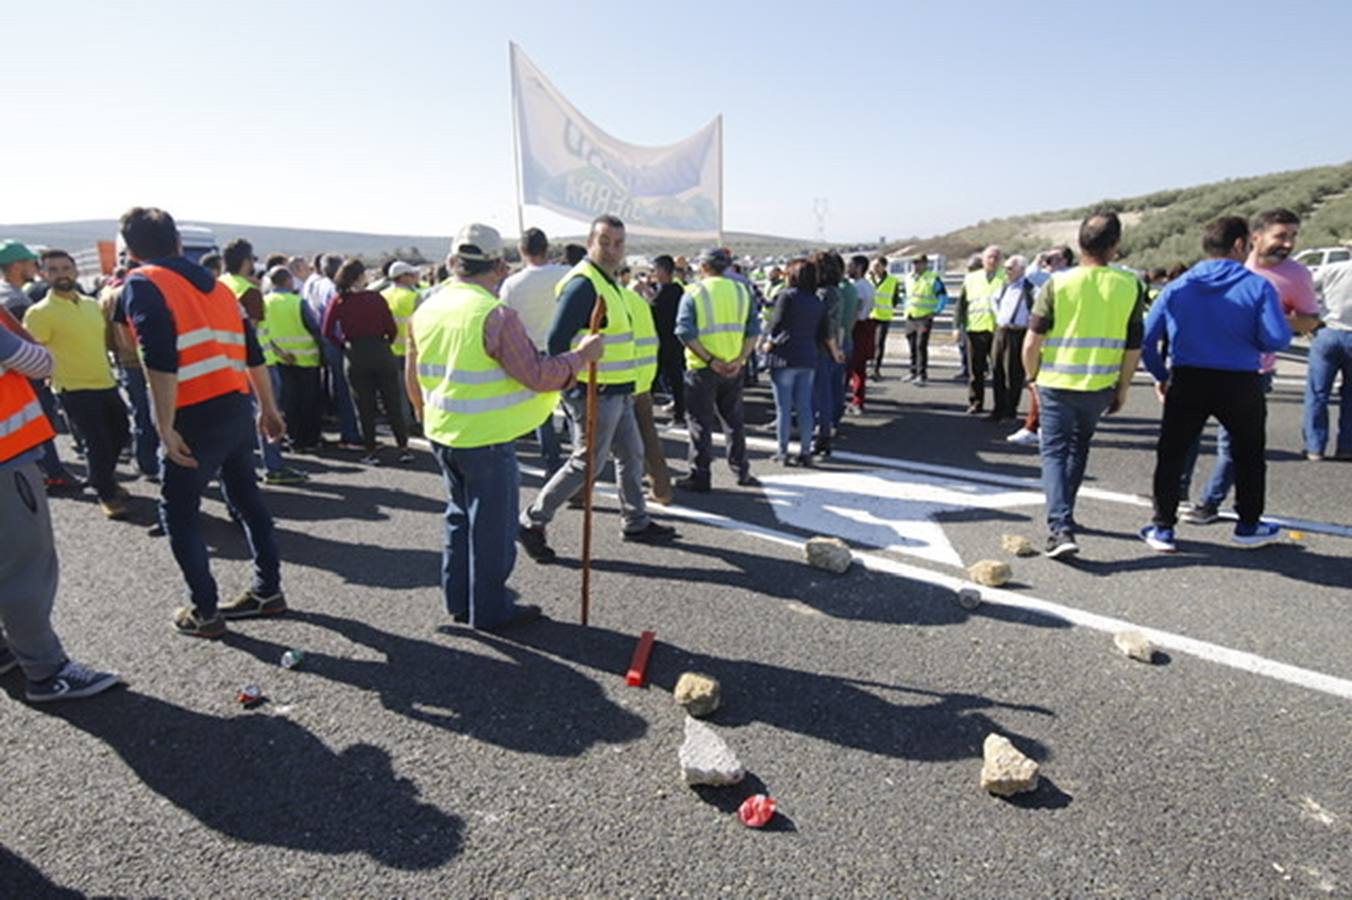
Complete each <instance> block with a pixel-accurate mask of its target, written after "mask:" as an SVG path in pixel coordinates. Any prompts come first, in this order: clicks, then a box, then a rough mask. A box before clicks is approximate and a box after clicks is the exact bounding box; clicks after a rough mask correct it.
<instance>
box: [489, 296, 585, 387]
mask: <svg viewBox="0 0 1352 900" xmlns="http://www.w3.org/2000/svg"><path fill="white" fill-rule="evenodd" d="M484 350H485V351H486V352H487V353H488V355H489V356H491V357H493V358H494V359H495V360H497V361H498V363H499V364H500V365H501V366H502V368H503V369H504V370H505V371H506V372H507V374H508V375H510V376H512V377H513V378H515V379H516V380H517V381H519V382H521V383H522V384H523V385H525V386H526V387H528V388H530V389H531V390H533V391H561V390H564V389H565V388H569V387H572V385H573V383H574V382H575V381H576V380H577V373H578V371H579V370H580V369H581V368H582V360H581V359H579V358H578V355H577V354H576V353H573V352H568V353H562V354H560V355H558V356H545V355H543V354H542V353H541V352H540V351H539V350H538V349H537V348H536V346H535V345H534V344H533V343H531V339H530V336H529V335H527V334H526V326H525V325H524V324H522V322H521V317H520V316H518V315H517V314H516V311H515V310H513V309H512V308H510V307H508V306H499V307H497V308H496V309H494V310H493V311H492V312H491V313H489V314H488V317H487V318H486V319H484Z"/></svg>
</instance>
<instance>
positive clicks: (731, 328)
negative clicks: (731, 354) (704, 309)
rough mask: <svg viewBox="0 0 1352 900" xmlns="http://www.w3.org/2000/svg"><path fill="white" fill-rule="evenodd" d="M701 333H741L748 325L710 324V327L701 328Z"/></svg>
mask: <svg viewBox="0 0 1352 900" xmlns="http://www.w3.org/2000/svg"><path fill="white" fill-rule="evenodd" d="M699 331H700V334H741V333H742V332H744V331H746V326H745V325H741V324H732V325H710V326H709V327H708V328H701V329H700V330H699Z"/></svg>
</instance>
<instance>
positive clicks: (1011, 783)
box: [981, 734, 1038, 797]
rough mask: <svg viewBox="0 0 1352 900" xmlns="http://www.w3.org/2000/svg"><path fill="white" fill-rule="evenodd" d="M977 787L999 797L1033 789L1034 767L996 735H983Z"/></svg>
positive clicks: (1035, 776) (1034, 787) (1026, 758)
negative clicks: (979, 783)
mask: <svg viewBox="0 0 1352 900" xmlns="http://www.w3.org/2000/svg"><path fill="white" fill-rule="evenodd" d="M981 753H982V757H983V760H984V761H983V764H982V766H981V787H982V789H983V790H986V791H989V792H990V793H992V794H995V795H996V796H999V797H1012V796H1014V795H1015V794H1022V793H1024V792H1026V791H1034V790H1037V785H1038V765H1037V763H1036V762H1034V761H1033V760H1031V759H1029V758H1028V757H1026V756H1024V755H1023V754H1022V753H1020V752H1019V751H1018V749H1017V748H1016V747H1015V746H1014V745H1013V744H1011V743H1010V742H1009V738H1007V737H1005V736H1003V735H999V734H988V735H986V742H985V743H984V744H982V746H981Z"/></svg>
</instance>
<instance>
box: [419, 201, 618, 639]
mask: <svg viewBox="0 0 1352 900" xmlns="http://www.w3.org/2000/svg"><path fill="white" fill-rule="evenodd" d="M447 265H448V267H449V268H450V269H451V271H452V273H453V275H452V278H451V280H450V281H449V282H447V283H446V284H444V285H442V286H441V287H440V288H438V289H437V290H436V291H435V292H434V293H432V294H431V295H430V296H429V297H428V298H427V299H426V300H425V301H424V302H423V304H422V305H421V306H419V307H418V309H417V310H416V311H415V312H414V313H413V319H412V327H411V328H410V330H409V334H408V354H407V356H408V359H407V364H406V367H405V370H404V377H405V381H406V383H407V386H408V392H409V396H410V397H411V398H412V400H413V408H414V412H415V414H416V415H417V416H418V418H419V419H420V420H421V421H422V423H423V433H424V434H425V435H426V436H427V439H428V441H429V442H430V443H431V445H432V454H433V455H434V456H435V457H436V459H437V464H438V465H439V466H441V472H442V475H443V477H444V478H445V480H446V489H447V494H448V498H447V503H446V537H445V546H444V550H443V555H442V567H441V586H442V590H443V591H444V593H445V598H446V611H447V612H448V613H450V615H451V617H452V618H453V619H454V620H455V621H456V622H460V623H464V624H468V625H470V626H471V627H472V628H478V629H486V630H496V629H501V628H506V627H509V626H512V625H516V624H520V623H522V622H526V621H529V620H531V619H534V618H536V617H537V616H539V615H540V607H538V606H535V605H530V604H517V603H514V602H513V600H512V598H511V596H510V595H509V594H508V592H507V578H508V576H509V575H511V573H512V567H513V566H514V565H515V564H516V544H515V542H514V540H513V539H514V537H515V532H516V530H517V527H518V526H517V514H518V509H519V499H520V498H519V488H520V471H519V469H518V468H517V462H516V450H515V443H514V442H515V441H516V439H517V438H519V437H520V436H521V435H523V434H526V433H527V432H529V431H530V430H531V429H533V428H535V427H537V426H538V425H539V424H540V423H541V422H543V421H544V420H545V418H546V417H547V416H549V415H550V414H551V413H552V412H553V410H554V407H555V406H556V405H557V403H558V394H557V393H556V392H557V391H559V390H560V389H562V388H565V387H568V386H569V385H571V384H572V383H573V382H574V379H575V378H576V376H577V373H578V372H579V371H580V370H581V369H582V368H583V367H584V366H586V365H587V363H589V362H591V361H593V360H596V359H599V358H600V356H601V352H602V349H603V344H602V339H601V338H600V337H599V336H592V335H587V336H584V337H583V338H582V339H581V340H580V341H578V343H577V347H576V349H574V350H571V351H565V352H563V353H561V354H558V355H555V356H548V357H546V356H543V355H541V353H540V351H539V350H538V349H536V347H535V345H534V344H533V343H532V342H531V339H530V337H529V336H528V335H527V334H526V329H525V327H524V325H523V324H522V321H521V318H520V316H518V315H517V314H516V312H515V311H514V310H512V309H511V308H509V307H508V306H506V305H505V304H503V303H502V301H501V300H499V299H498V298H497V290H498V286H499V285H500V284H501V283H502V279H503V276H505V275H506V274H507V264H506V262H505V261H504V260H503V253H502V238H501V237H500V236H499V235H498V232H497V231H495V230H494V229H492V228H490V227H488V226H487V225H479V224H471V225H467V226H465V227H464V228H462V229H461V230H460V232H459V233H458V234H457V235H456V236H455V238H454V239H453V240H452V242H451V254H450V258H449V259H448V261H447Z"/></svg>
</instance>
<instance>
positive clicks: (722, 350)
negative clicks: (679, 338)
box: [685, 275, 751, 369]
mask: <svg viewBox="0 0 1352 900" xmlns="http://www.w3.org/2000/svg"><path fill="white" fill-rule="evenodd" d="M685 292H686V294H687V295H688V296H690V297H692V298H693V299H694V302H695V329H696V331H697V332H698V333H697V334H696V335H695V337H696V338H697V339H698V340H699V342H700V344H701V345H702V346H703V347H704V349H705V350H707V351H709V353H710V354H711V355H712V356H713V358H714V359H719V360H722V361H723V362H732V361H733V360H736V359H738V358H739V357H740V356H741V355H742V345H743V344H744V343H745V340H746V322H747V317H748V316H750V315H751V292H750V291H748V290H747V289H746V286H745V285H744V284H742V283H741V282H739V281H733V280H732V279H731V278H724V277H722V276H721V275H720V276H715V277H713V278H704V279H701V280H700V281H697V282H695V283H694V284H692V285H690V286H689V287H687V288H686V289H685ZM685 364H686V367H687V368H691V369H703V368H706V367H707V366H708V365H709V364H708V363H706V362H705V361H704V360H702V359H700V358H699V357H698V356H696V355H695V353H694V351H692V350H691V349H690V348H689V347H687V348H686V350H685Z"/></svg>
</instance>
